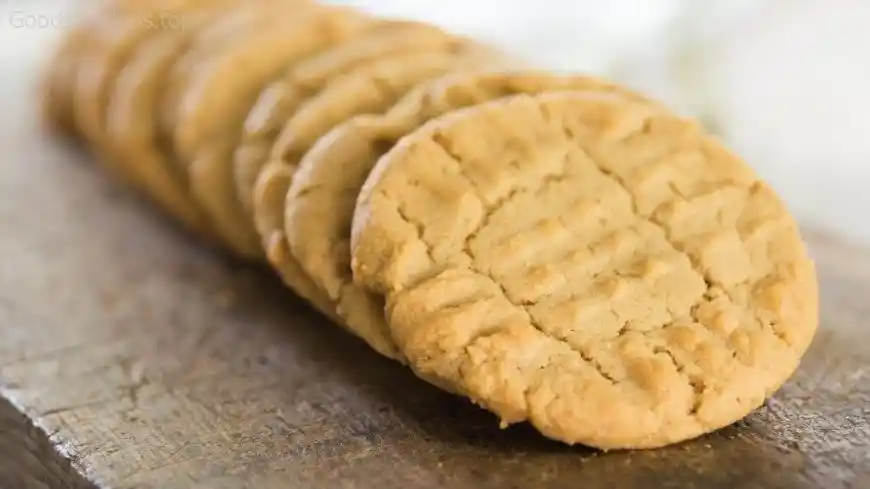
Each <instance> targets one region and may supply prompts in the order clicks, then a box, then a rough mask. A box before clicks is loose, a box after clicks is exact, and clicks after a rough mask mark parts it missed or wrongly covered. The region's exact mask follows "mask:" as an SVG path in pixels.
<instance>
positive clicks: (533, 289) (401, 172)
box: [351, 93, 818, 449]
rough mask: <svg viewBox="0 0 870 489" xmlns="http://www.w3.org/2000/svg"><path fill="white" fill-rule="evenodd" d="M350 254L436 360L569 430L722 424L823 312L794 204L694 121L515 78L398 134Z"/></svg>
mask: <svg viewBox="0 0 870 489" xmlns="http://www.w3.org/2000/svg"><path fill="white" fill-rule="evenodd" d="M351 250H352V257H353V262H352V268H353V272H354V276H355V280H356V282H357V283H358V284H359V285H362V286H365V287H366V288H368V289H369V290H371V291H374V292H376V293H380V294H384V295H385V296H386V300H387V312H388V314H387V322H388V324H389V326H390V331H391V334H392V336H393V338H394V339H395V340H396V343H397V345H398V346H399V348H400V350H401V351H402V352H403V353H404V354H405V356H406V357H407V359H408V362H409V364H410V365H411V366H412V368H414V370H415V371H417V372H418V373H419V374H420V376H421V377H423V378H428V379H433V380H435V381H437V382H438V383H440V384H446V385H448V386H450V387H452V388H453V390H456V391H458V392H461V393H463V394H464V395H466V396H468V397H470V398H471V399H472V400H473V401H474V402H476V403H478V404H480V405H481V406H483V407H485V408H487V409H489V410H491V411H493V412H495V413H496V414H497V415H499V416H500V417H501V419H502V420H503V423H504V424H510V423H515V422H519V421H524V420H528V421H530V422H531V423H532V424H533V425H534V426H535V427H536V428H537V429H538V430H540V431H541V432H542V433H543V434H545V435H546V436H549V437H551V438H554V439H558V440H562V441H564V442H567V443H582V444H586V445H590V446H595V447H600V448H605V449H610V448H648V447H656V446H662V445H667V444H670V443H675V442H679V441H681V440H685V439H689V438H693V437H696V436H699V435H701V434H703V433H707V432H710V431H713V430H715V429H717V428H720V427H723V426H726V425H728V424H730V423H732V422H734V421H736V420H738V419H740V418H742V417H744V416H745V415H747V414H748V413H749V412H751V411H752V410H754V409H755V408H757V407H758V406H760V405H761V404H762V403H763V401H764V400H765V399H766V398H767V397H769V396H770V395H771V394H772V393H773V392H774V391H775V390H776V389H777V388H778V387H779V386H780V385H781V384H782V383H783V382H784V381H785V380H786V379H787V378H788V377H789V376H790V375H791V374H792V373H793V371H794V370H795V368H796V367H797V365H798V363H799V360H800V358H801V356H802V355H803V353H804V352H805V350H806V348H807V346H808V345H809V343H810V341H811V339H812V337H813V334H814V332H815V330H816V327H817V322H818V290H817V283H816V278H815V271H814V268H813V265H812V262H811V261H810V259H809V258H808V256H807V252H806V249H805V247H804V245H803V243H802V240H801V237H800V235H799V233H798V230H797V227H796V225H795V222H794V220H793V218H792V217H791V216H790V215H789V213H788V212H787V210H786V209H785V207H784V206H783V204H782V202H781V201H780V199H779V198H778V197H777V196H776V195H775V194H774V193H773V191H772V190H771V189H770V188H769V187H768V186H767V185H766V184H765V183H764V182H762V181H760V180H759V179H758V177H757V176H756V175H755V173H754V172H753V171H751V170H750V169H749V167H748V166H747V165H746V164H745V163H744V162H742V161H741V160H740V159H739V158H738V157H736V156H735V155H733V154H732V153H730V152H728V151H727V150H726V149H725V148H723V146H722V145H721V144H720V143H719V142H717V141H716V140H715V139H713V138H712V137H710V136H709V135H707V134H705V133H704V132H703V131H702V130H701V129H700V128H699V127H698V126H697V125H696V124H694V123H691V122H687V121H685V120H682V119H679V118H677V117H676V116H673V115H670V114H668V113H667V112H664V111H661V110H658V109H656V108H655V107H652V106H650V105H649V104H640V103H635V102H629V101H626V100H624V99H620V98H618V97H614V96H611V95H590V94H576V93H575V94H572V93H559V94H545V95H538V96H517V97H511V98H507V99H503V100H500V101H497V102H493V103H488V104H483V105H479V106H477V107H474V108H471V109H467V110H461V111H457V112H455V113H453V114H451V115H448V116H446V117H444V118H441V119H437V120H435V121H433V122H431V123H429V124H427V125H425V126H424V127H423V128H421V129H420V130H418V131H416V132H414V133H413V134H412V135H410V136H408V137H406V138H404V139H403V140H402V141H401V142H400V143H399V144H398V145H397V146H396V147H395V148H393V149H392V150H391V151H390V152H389V153H388V154H387V155H386V156H385V157H383V158H381V160H380V161H379V163H378V165H377V166H376V168H375V169H374V171H373V172H372V173H371V174H370V176H369V178H368V181H367V182H366V185H365V186H364V188H363V190H362V192H361V194H360V197H359V200H358V204H357V209H356V213H355V218H354V223H353V232H352V247H351Z"/></svg>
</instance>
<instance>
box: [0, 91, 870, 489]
mask: <svg viewBox="0 0 870 489" xmlns="http://www.w3.org/2000/svg"><path fill="white" fill-rule="evenodd" d="M22 93H23V92H14V91H13V92H7V93H5V94H4V95H3V96H4V100H3V101H2V102H3V107H4V114H3V115H2V116H0V121H2V123H0V127H2V135H3V139H2V140H3V143H4V145H5V146H4V154H5V156H4V157H3V159H2V163H0V175H2V177H0V487H4V488H10V489H17V488H31V487H33V488H61V487H74V488H88V489H91V488H94V487H106V488H156V489H175V488H209V489H222V488H227V489H230V488H233V489H235V488H243V487H251V488H257V489H271V488H275V489H278V488H281V489H284V488H292V489H305V488H318V489H324V488H339V487H341V488H380V487H383V488H385V489H394V488H395V489H398V488H411V489H428V488H441V487H455V488H469V489H470V488H474V489H487V488H493V489H495V488H499V489H502V488H509V487H540V488H568V487H572V488H573V487H584V488H588V489H596V488H602V489H603V488H614V487H619V488H629V489H631V488H647V487H649V488H661V487H686V488H705V489H706V488H718V487H722V488H731V487H748V488H783V489H801V488H816V487H830V488H836V487H856V488H857V487H861V488H866V487H870V422H868V418H870V324H868V319H867V318H868V317H870V254H867V253H864V252H862V251H859V250H855V249H851V248H848V247H845V246H843V245H840V244H837V243H836V242H834V241H831V240H826V239H823V238H818V237H817V238H814V240H813V251H814V254H815V256H816V258H817V260H818V266H819V269H820V273H821V280H822V291H823V319H822V331H821V333H820V334H819V335H818V338H817V340H816V342H815V344H814V345H813V348H812V351H811V352H810V354H809V355H808V357H807V359H806V361H805V362H804V365H803V367H802V368H801V370H800V373H799V374H798V375H797V376H796V378H794V379H793V381H791V382H789V383H788V385H787V386H786V387H785V388H784V389H783V390H782V391H781V392H780V393H779V394H778V395H777V396H776V397H775V399H773V400H772V401H770V402H769V403H768V404H767V406H765V407H764V408H763V409H761V410H760V411H759V412H757V413H755V414H754V415H752V416H751V417H750V418H748V419H747V420H745V421H744V422H741V423H738V424H737V425H735V426H733V427H730V428H728V429H725V430H723V431H721V432H719V433H717V434H714V435H712V436H708V437H705V438H703V439H700V440H696V441H693V442H689V443H686V444H683V445H680V446H675V447H671V448H667V449H662V450H656V451H646V452H636V453H609V454H599V453H595V452H592V451H590V450H586V449H583V448H568V447H564V446H562V445H559V444H556V443H551V442H548V441H546V440H544V439H543V438H542V437H540V436H539V435H537V434H535V433H534V432H533V431H532V430H531V429H529V428H528V427H526V426H517V427H514V428H511V429H508V430H505V431H502V430H499V429H498V428H497V423H496V420H495V419H494V418H493V417H492V416H490V415H488V414H486V413H484V412H483V411H481V410H479V409H477V408H475V407H473V406H471V405H469V404H468V403H466V402H465V401H463V400H461V399H458V398H455V397H452V396H450V395H447V394H444V393H442V392H439V391H438V390H436V389H434V388H432V387H430V386H428V385H427V384H425V383H423V382H422V381H418V380H417V379H416V378H414V377H413V376H412V375H411V374H410V373H409V372H407V371H406V370H404V369H403V368H401V367H399V366H398V365H396V364H393V363H391V362H389V361H387V360H385V359H382V358H380V357H378V356H377V355H375V354H374V353H372V352H371V351H370V350H369V349H367V348H366V347H364V346H363V345H362V344H360V342H358V341H356V340H355V339H353V338H351V337H350V336H349V335H347V334H345V333H343V332H341V331H340V330H338V329H337V328H335V327H333V326H331V325H330V324H329V323H327V322H326V321H325V320H323V319H322V318H320V317H319V316H317V315H316V314H314V313H313V312H311V311H310V310H308V309H307V308H306V307H304V306H303V305H301V304H300V303H299V302H298V301H297V300H295V299H294V298H293V297H292V296H291V295H290V294H289V293H287V292H286V291H285V290H284V289H283V288H282V287H281V286H280V285H279V284H278V282H277V281H276V280H275V279H274V278H272V277H271V276H270V275H269V274H268V273H264V272H263V271H261V270H256V269H252V268H249V267H246V266H244V265H241V264H239V263H235V262H233V261H232V260H230V259H228V258H226V257H224V256H222V255H221V254H220V253H218V252H215V251H213V250H209V249H207V248H206V247H203V246H202V245H201V244H198V243H196V242H195V241H194V240H192V239H191V238H190V237H189V236H186V235H185V234H184V233H181V232H179V231H178V230H177V229H176V228H174V227H173V226H172V225H171V224H170V223H168V222H165V221H164V220H162V219H161V218H160V217H159V216H158V215H157V214H156V213H155V212H153V211H152V209H150V208H149V207H148V206H147V205H144V204H143V203H141V202H140V201H139V199H138V198H136V197H135V196H133V195H131V194H130V193H128V192H127V191H126V190H125V189H124V188H122V187H121V186H119V185H117V184H116V183H115V182H113V181H112V180H111V179H109V178H107V177H106V176H105V175H104V174H103V173H102V172H100V171H98V170H96V169H95V168H94V167H93V165H92V164H91V162H89V161H88V160H87V158H85V157H83V156H82V155H80V154H77V153H76V152H75V151H74V150H71V149H69V148H65V147H64V146H63V145H60V144H58V143H57V142H52V141H49V140H48V139H46V138H45V136H43V135H41V134H40V132H39V130H38V127H37V125H36V122H35V120H34V118H33V116H32V114H31V112H30V110H31V108H32V107H33V106H34V103H33V101H31V100H28V99H27V98H26V97H24V96H23V95H22Z"/></svg>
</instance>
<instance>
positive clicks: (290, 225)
mask: <svg viewBox="0 0 870 489" xmlns="http://www.w3.org/2000/svg"><path fill="white" fill-rule="evenodd" d="M559 90H593V91H600V92H612V93H618V94H621V95H622V96H624V97H626V98H629V99H632V100H642V98H641V97H640V96H639V95H636V94H634V93H631V92H629V91H627V90H626V89H623V88H620V87H617V86H616V85H613V84H611V83H608V82H606V81H603V80H599V79H596V78H591V77H584V76H553V75H547V74H544V73H536V72H531V71H526V72H513V73H510V72H477V73H460V74H450V75H447V76H445V77H443V78H440V79H437V80H434V81H432V82H431V83H425V84H422V85H421V86H420V87H418V88H417V89H415V90H413V91H412V92H411V93H409V94H408V95H407V96H406V97H404V98H403V99H402V100H401V101H400V102H399V103H398V104H396V106H395V107H393V108H392V109H391V110H390V111H388V112H387V113H386V114H384V115H382V116H360V117H357V118H354V119H351V120H350V121H348V122H347V123H345V124H342V125H340V126H337V127H336V128H334V129H333V130H332V131H330V132H329V133H328V134H327V135H326V136H324V137H323V138H321V139H320V140H319V141H318V142H317V143H316V144H315V145H314V147H312V149H311V150H310V151H309V152H308V153H307V154H306V155H305V157H304V158H303V159H302V162H301V164H300V165H299V168H298V170H297V171H296V174H295V177H294V178H293V184H292V185H291V187H290V190H289V192H288V195H287V197H286V203H285V206H286V212H287V214H286V217H285V224H284V226H285V230H286V234H287V238H288V240H289V243H290V252H291V255H292V257H293V258H294V259H295V260H296V261H297V262H298V263H299V265H300V266H301V267H302V269H303V270H304V271H305V273H306V274H307V275H308V276H309V277H311V279H312V280H313V281H314V283H315V284H316V285H317V287H318V288H319V289H320V290H322V291H323V292H324V293H326V294H327V295H328V297H329V300H330V302H331V307H332V308H333V310H334V311H335V312H336V314H337V315H338V316H339V317H340V318H342V320H343V321H344V322H345V323H346V324H347V327H348V328H349V329H350V330H351V331H354V332H356V334H357V335H359V336H360V337H362V338H363V339H364V340H365V341H367V342H368V343H370V344H372V346H374V347H375V349H377V350H378V351H382V350H390V351H397V350H396V347H395V345H394V344H393V340H392V338H391V337H390V334H389V329H388V328H387V324H386V322H385V320H384V304H383V298H382V297H380V296H378V295H375V294H369V293H367V292H366V291H365V290H363V289H361V288H359V287H356V286H355V285H354V284H353V275H352V272H351V268H350V251H349V250H350V228H351V220H352V218H353V211H354V207H355V205H356V198H357V196H358V195H359V192H360V189H361V188H362V186H363V184H364V183H365V180H366V177H367V176H368V174H369V171H371V169H372V168H373V167H374V166H375V163H377V161H378V159H379V158H380V157H381V156H383V155H384V154H385V153H386V152H388V151H389V150H390V149H391V148H392V147H393V146H394V145H395V144H396V143H397V142H398V140H399V139H400V138H401V137H403V136H404V135H406V134H408V133H411V132H413V131H414V130H415V129H417V128H419V127H420V126H421V125H423V124H424V123H426V122H427V121H429V120H430V119H432V118H435V117H437V116H440V115H442V114H445V113H448V112H450V111H453V110H456V109H458V108H462V107H467V106H472V105H477V104H480V103H483V102H486V101H489V100H493V99H498V98H501V97H506V96H509V95H515V94H521V93H530V94H535V93H540V92H546V91H559Z"/></svg>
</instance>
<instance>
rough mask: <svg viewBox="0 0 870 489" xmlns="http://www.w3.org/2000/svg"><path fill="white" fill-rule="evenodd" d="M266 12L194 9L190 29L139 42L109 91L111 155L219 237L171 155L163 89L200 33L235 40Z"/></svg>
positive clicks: (188, 222)
mask: <svg viewBox="0 0 870 489" xmlns="http://www.w3.org/2000/svg"><path fill="white" fill-rule="evenodd" d="M258 5H262V4H258ZM263 15H265V14H264V11H263V10H262V9H261V8H258V6H257V5H246V4H242V5H239V6H237V7H235V8H232V9H231V10H220V11H206V12H202V13H201V14H198V15H192V14H190V15H188V16H187V17H186V22H185V29H180V30H177V31H171V32H166V33H164V34H163V35H161V36H156V37H153V38H150V39H148V40H145V41H143V42H142V43H140V45H139V46H137V47H136V49H135V52H134V53H133V54H132V55H131V59H130V61H128V62H127V64H126V65H125V66H124V67H123V69H122V70H121V71H120V73H119V74H118V76H117V79H116V81H115V83H114V84H113V85H112V90H111V92H112V93H111V94H110V95H109V100H108V103H107V108H106V130H107V132H108V137H107V138H106V139H107V141H109V142H111V144H110V145H109V146H110V150H109V153H110V155H109V156H108V158H110V159H111V160H112V161H113V162H114V163H113V164H114V166H116V167H119V168H123V171H124V173H126V174H128V175H129V177H130V178H129V180H130V181H131V182H132V183H134V184H136V185H137V186H138V187H139V188H140V189H141V190H143V191H144V192H145V193H146V194H147V195H149V196H150V197H151V198H152V199H153V200H154V201H155V202H156V203H157V204H158V205H159V206H160V207H162V208H163V209H164V210H165V211H166V212H168V213H169V214H170V215H172V216H173V217H175V218H176V219H178V220H179V221H181V222H182V223H183V224H184V225H185V226H186V227H188V228H190V229H192V230H194V231H196V232H197V233H199V234H200V235H204V236H208V237H213V232H211V230H210V226H209V224H208V222H207V219H206V218H205V216H204V215H203V213H202V212H201V211H200V210H199V208H198V207H197V205H196V204H195V202H194V201H193V199H192V198H191V196H190V195H189V192H188V189H187V187H186V185H182V182H186V178H185V179H184V180H182V179H181V176H180V175H179V172H178V170H177V165H175V164H172V163H171V161H169V160H170V158H172V157H173V155H172V153H167V152H166V151H164V146H161V143H160V141H159V138H158V134H159V133H158V123H159V121H158V114H159V110H158V109H159V104H160V101H161V93H162V92H163V90H164V88H165V86H166V84H167V83H168V77H169V75H170V72H171V70H172V69H173V67H174V65H175V63H177V62H178V60H179V59H180V58H181V57H182V56H183V55H184V53H186V52H187V51H188V50H189V49H190V47H191V45H192V44H193V43H194V42H195V41H196V40H197V39H199V38H201V37H205V36H209V38H210V41H211V42H212V43H215V44H217V43H218V40H219V37H220V36H219V35H218V34H220V35H221V36H223V38H224V39H227V40H230V39H232V38H233V37H234V34H235V33H238V32H243V31H244V30H246V29H252V28H254V27H255V26H256V25H257V23H258V21H259V19H261V18H262V16H263ZM225 42H226V41H225Z"/></svg>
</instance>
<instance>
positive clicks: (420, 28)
mask: <svg viewBox="0 0 870 489" xmlns="http://www.w3.org/2000/svg"><path fill="white" fill-rule="evenodd" d="M451 42H455V39H454V38H453V36H451V35H450V34H448V33H447V32H445V31H443V30H441V29H439V28H437V27H434V26H430V25H428V24H422V23H418V22H399V21H387V22H384V23H383V25H378V26H374V27H373V28H372V29H371V30H369V31H366V32H365V33H364V34H362V35H360V36H359V37H358V38H353V39H350V40H348V41H346V42H344V43H342V44H340V45H338V46H335V47H333V48H331V49H327V50H325V51H323V52H322V53H318V54H316V55H314V56H312V57H310V58H308V59H306V60H303V61H302V62H300V63H299V64H298V66H295V67H293V68H292V69H291V70H290V71H289V72H288V73H287V75H286V76H285V77H284V78H283V79H281V80H279V81H277V82H275V83H273V84H272V85H270V86H269V87H268V88H266V89H265V90H264V91H263V92H262V93H261V95H260V98H259V99H258V100H257V103H256V104H255V105H254V108H253V109H252V110H251V112H250V114H249V115H248V118H247V120H246V121H245V126H244V133H243V135H242V139H241V142H240V144H239V147H238V148H237V149H236V151H235V155H234V169H235V180H236V192H237V195H238V198H239V200H240V201H241V203H242V206H243V207H244V209H245V210H246V211H247V212H248V213H249V214H252V213H253V195H254V185H255V184H256V181H257V176H258V175H259V173H260V170H262V168H263V166H264V165H265V164H266V162H267V161H268V159H269V155H270V153H271V151H272V146H274V144H275V140H276V139H277V138H278V136H279V135H280V132H281V129H282V128H283V127H284V123H285V122H286V121H287V120H288V119H290V118H291V117H292V115H293V112H295V111H296V110H297V109H298V108H299V106H300V105H301V104H302V103H303V102H305V100H306V99H308V98H310V97H312V96H314V95H315V94H316V93H317V92H318V91H319V90H321V89H322V88H323V87H324V86H325V85H326V84H327V83H328V82H329V80H331V79H332V78H334V77H336V76H339V75H342V74H344V73H347V72H350V71H352V70H354V69H355V68H358V67H360V66H362V65H364V64H367V63H371V62H373V61H375V60H377V59H378V58H383V57H387V56H393V55H397V54H401V53H408V52H413V51H420V50H421V49H426V48H433V47H439V46H445V45H447V44H448V43H451Z"/></svg>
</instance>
